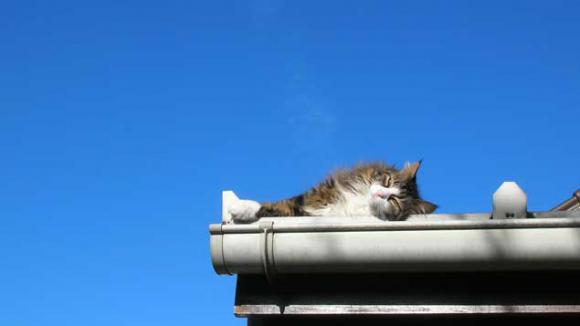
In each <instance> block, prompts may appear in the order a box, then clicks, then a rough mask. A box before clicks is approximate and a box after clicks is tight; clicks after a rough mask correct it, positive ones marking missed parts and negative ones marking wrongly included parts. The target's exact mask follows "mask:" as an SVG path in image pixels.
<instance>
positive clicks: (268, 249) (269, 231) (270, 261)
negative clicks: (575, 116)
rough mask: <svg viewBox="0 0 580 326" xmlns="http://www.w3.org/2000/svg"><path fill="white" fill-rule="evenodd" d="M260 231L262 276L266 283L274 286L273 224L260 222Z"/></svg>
mask: <svg viewBox="0 0 580 326" xmlns="http://www.w3.org/2000/svg"><path fill="white" fill-rule="evenodd" d="M260 229H261V230H262V234H261V235H260V256H261V260H262V266H263V267H264V274H265V275H266V278H267V279H268V283H270V284H274V281H275V279H276V275H277V274H276V265H275V264H274V222H272V221H270V222H261V223H260Z"/></svg>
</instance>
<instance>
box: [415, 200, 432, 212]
mask: <svg viewBox="0 0 580 326" xmlns="http://www.w3.org/2000/svg"><path fill="white" fill-rule="evenodd" d="M415 207H416V208H417V210H418V211H419V213H420V214H431V213H433V212H434V211H435V210H436V209H437V205H435V204H433V203H430V202H428V201H426V200H418V201H417V202H416V204H415Z"/></svg>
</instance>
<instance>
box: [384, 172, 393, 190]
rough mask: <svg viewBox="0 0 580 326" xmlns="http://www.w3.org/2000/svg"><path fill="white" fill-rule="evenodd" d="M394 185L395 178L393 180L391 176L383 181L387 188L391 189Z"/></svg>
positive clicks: (387, 176)
mask: <svg viewBox="0 0 580 326" xmlns="http://www.w3.org/2000/svg"><path fill="white" fill-rule="evenodd" d="M392 184H393V178H391V176H390V175H388V174H387V175H385V178H384V180H383V185H384V186H385V187H387V188H390V187H391V186H392Z"/></svg>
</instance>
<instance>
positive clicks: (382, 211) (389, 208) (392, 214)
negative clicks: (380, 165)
mask: <svg viewBox="0 0 580 326" xmlns="http://www.w3.org/2000/svg"><path fill="white" fill-rule="evenodd" d="M420 166H421V162H420V161H419V162H415V163H407V164H405V166H404V167H403V168H401V169H400V170H395V169H393V170H391V171H389V173H385V174H383V175H382V176H381V177H380V178H379V179H378V180H375V182H378V183H379V184H380V185H381V186H383V187H385V188H388V189H392V190H393V193H392V194H389V195H388V196H383V197H382V198H377V201H376V203H375V205H371V206H374V208H373V210H375V212H374V213H375V214H376V215H378V216H379V217H381V218H386V219H388V220H404V219H406V218H407V217H408V216H409V215H412V214H429V213H432V212H433V211H435V209H436V208H437V205H435V204H433V203H430V202H428V201H426V200H423V199H422V198H421V197H420V195H419V188H418V186H417V172H418V171H419V167H420Z"/></svg>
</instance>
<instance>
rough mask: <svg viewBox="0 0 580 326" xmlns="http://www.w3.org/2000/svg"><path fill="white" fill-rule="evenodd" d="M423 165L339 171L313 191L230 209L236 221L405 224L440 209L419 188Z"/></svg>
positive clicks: (363, 166)
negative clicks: (362, 219) (336, 219)
mask: <svg viewBox="0 0 580 326" xmlns="http://www.w3.org/2000/svg"><path fill="white" fill-rule="evenodd" d="M420 165H421V162H420V161H419V162H416V163H412V164H406V165H405V166H404V167H403V168H402V169H400V170H397V169H396V168H395V167H393V166H389V165H386V164H384V163H368V164H361V165H358V166H356V167H354V168H352V169H350V170H339V171H337V172H335V173H333V174H331V175H330V176H329V177H327V178H326V179H325V180H324V181H322V182H321V183H319V184H318V185H317V186H315V187H314V188H312V189H310V190H309V191H307V192H305V193H303V194H301V195H298V196H295V197H292V198H290V199H285V200H281V201H278V202H273V203H261V204H260V203H258V202H256V201H253V200H240V201H238V202H237V203H236V204H234V205H233V206H232V207H230V210H229V212H230V214H231V215H232V219H233V220H234V221H235V222H239V223H244V222H246V223H247V222H253V221H255V220H257V219H259V218H260V217H265V216H269V217H273V216H364V215H366V216H369V215H373V216H376V217H378V218H380V219H383V220H385V219H386V220H391V221H402V220H405V219H406V218H407V217H408V216H409V215H411V214H428V213H432V212H433V211H434V210H435V209H436V208H437V206H436V205H435V204H432V203H430V202H428V201H425V200H422V199H421V197H420V196H419V189H418V187H417V181H416V179H417V171H418V170H419V167H420Z"/></svg>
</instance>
